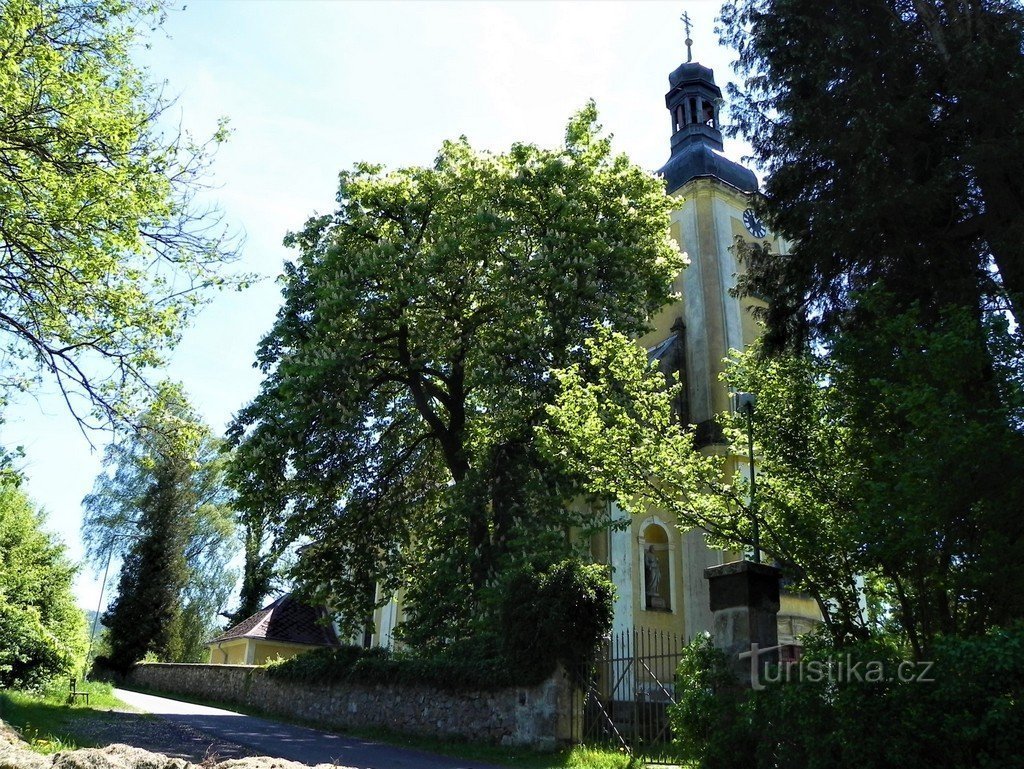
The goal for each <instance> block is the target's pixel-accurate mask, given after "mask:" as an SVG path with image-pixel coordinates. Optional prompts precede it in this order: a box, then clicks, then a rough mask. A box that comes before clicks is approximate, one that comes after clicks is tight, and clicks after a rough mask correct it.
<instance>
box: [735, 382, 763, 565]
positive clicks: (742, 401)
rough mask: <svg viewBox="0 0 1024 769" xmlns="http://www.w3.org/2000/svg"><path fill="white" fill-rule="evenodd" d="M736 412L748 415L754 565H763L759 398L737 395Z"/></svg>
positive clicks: (742, 394) (746, 394) (745, 394)
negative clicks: (757, 423) (756, 444)
mask: <svg viewBox="0 0 1024 769" xmlns="http://www.w3.org/2000/svg"><path fill="white" fill-rule="evenodd" d="M734 397H735V400H736V410H737V411H743V412H745V413H746V415H747V457H748V460H749V462H750V522H751V524H752V526H753V529H752V533H753V537H754V563H761V531H760V527H759V525H758V523H757V483H756V477H755V475H754V406H755V405H756V404H757V396H756V395H754V394H753V393H736V394H735V396H734Z"/></svg>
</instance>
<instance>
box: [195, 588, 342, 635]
mask: <svg viewBox="0 0 1024 769" xmlns="http://www.w3.org/2000/svg"><path fill="white" fill-rule="evenodd" d="M235 638H259V639H263V640H266V641H281V642H284V643H295V644H307V645H309V646H338V645H340V644H339V642H338V636H337V635H335V633H334V627H333V625H332V624H331V623H330V621H329V618H328V616H327V611H326V610H325V609H324V608H322V607H314V606H310V605H309V604H305V603H302V602H301V601H299V600H298V599H297V598H294V597H293V596H292V594H291V593H285V594H284V595H283V596H281V597H280V598H278V599H277V600H276V601H274V602H273V603H271V604H268V605H267V606H264V607H263V608H262V609H260V610H259V611H258V612H256V613H255V614H253V615H252V616H251V617H246V618H245V619H244V620H242V621H241V622H239V623H238V624H237V625H235V626H234V627H232V628H230V629H228V630H226V631H225V632H224V633H223V634H221V635H219V636H218V637H217V638H214V639H213V640H212V641H210V643H219V642H221V641H230V640H232V639H235Z"/></svg>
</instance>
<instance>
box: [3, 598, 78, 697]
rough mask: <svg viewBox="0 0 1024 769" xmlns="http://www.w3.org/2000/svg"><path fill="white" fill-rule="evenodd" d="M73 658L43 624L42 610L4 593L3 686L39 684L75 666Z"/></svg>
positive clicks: (33, 686) (25, 686)
mask: <svg viewBox="0 0 1024 769" xmlns="http://www.w3.org/2000/svg"><path fill="white" fill-rule="evenodd" d="M71 666H72V660H71V659H70V658H69V656H68V655H67V653H62V651H61V649H60V648H59V643H58V640H57V639H56V638H55V637H54V636H53V634H52V633H50V632H49V631H47V629H46V628H45V627H43V624H42V622H40V620H39V613H38V612H36V611H33V610H32V609H31V608H26V607H23V606H13V605H11V604H9V603H7V602H6V601H5V600H4V599H3V597H2V595H0V686H2V687H4V688H16V689H24V688H37V687H39V686H42V685H43V684H44V683H45V682H46V681H48V680H49V679H51V678H53V677H55V676H57V675H58V674H62V673H68V672H69V671H70V670H71Z"/></svg>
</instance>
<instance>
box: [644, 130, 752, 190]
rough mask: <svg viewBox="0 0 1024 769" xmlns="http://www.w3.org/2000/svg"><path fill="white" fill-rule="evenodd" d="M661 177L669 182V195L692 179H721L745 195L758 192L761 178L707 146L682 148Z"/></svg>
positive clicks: (699, 143)
mask: <svg viewBox="0 0 1024 769" xmlns="http://www.w3.org/2000/svg"><path fill="white" fill-rule="evenodd" d="M658 173H659V174H661V175H662V176H663V177H664V178H665V189H666V190H667V191H668V192H675V191H676V190H677V189H679V188H680V187H682V186H683V185H684V184H686V182H688V181H690V180H691V179H699V178H702V177H712V178H715V179H720V180H721V181H723V182H725V183H726V184H731V185H732V186H733V187H736V188H737V189H739V190H742V191H743V192H757V177H756V176H754V172H753V171H751V170H750V169H749V168H744V167H743V166H741V165H740V164H739V163H736V162H735V161H732V160H729V158H727V157H726V156H725V155H723V154H722V153H721V152H719V151H718V150H716V149H715V148H714V147H711V146H710V145H708V144H705V143H703V142H694V143H693V144H689V145H687V146H685V147H680V148H679V149H678V150H677V151H676V152H674V153H673V154H672V157H670V158H669V159H668V162H667V163H665V165H663V166H662V167H661V169H660V170H659V171H658Z"/></svg>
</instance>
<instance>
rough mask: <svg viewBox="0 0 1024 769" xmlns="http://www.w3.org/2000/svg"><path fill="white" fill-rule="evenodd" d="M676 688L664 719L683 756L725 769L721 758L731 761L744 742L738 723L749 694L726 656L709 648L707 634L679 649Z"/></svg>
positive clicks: (702, 763)
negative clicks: (670, 728)
mask: <svg viewBox="0 0 1024 769" xmlns="http://www.w3.org/2000/svg"><path fill="white" fill-rule="evenodd" d="M675 689H676V694H677V700H676V704H674V705H670V706H669V708H668V719H669V724H670V725H671V727H672V735H673V738H674V740H675V741H676V742H677V743H678V744H679V746H680V748H681V754H682V757H683V758H685V759H688V760H690V761H696V762H699V763H700V764H701V765H702V766H707V767H715V766H720V765H723V766H724V765H729V764H728V763H726V764H721V763H720V762H719V756H725V757H728V758H729V759H730V760H732V759H734V758H735V756H736V751H737V749H739V747H740V745H741V744H746V743H747V742H748V740H747V736H746V728H745V724H743V722H742V718H741V716H742V706H743V704H744V700H745V699H746V696H747V695H746V692H745V691H744V690H743V688H742V687H741V685H740V683H739V681H738V680H737V678H736V675H735V673H734V672H733V670H732V668H731V667H730V665H729V660H728V658H727V657H726V655H725V652H723V651H722V650H721V649H717V648H715V646H713V645H712V643H711V636H709V635H708V634H707V633H702V634H700V635H698V636H696V637H695V638H694V639H693V640H692V641H691V642H690V643H688V644H687V645H686V646H685V647H684V648H683V653H682V656H681V657H680V660H679V666H678V667H677V669H676V687H675Z"/></svg>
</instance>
